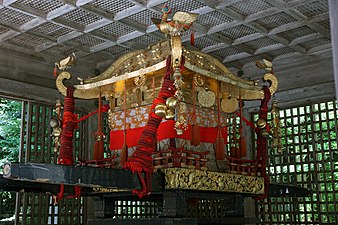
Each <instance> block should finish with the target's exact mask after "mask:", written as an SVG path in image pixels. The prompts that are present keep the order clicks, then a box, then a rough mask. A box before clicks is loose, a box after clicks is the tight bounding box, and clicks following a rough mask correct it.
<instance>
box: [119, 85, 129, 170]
mask: <svg viewBox="0 0 338 225" xmlns="http://www.w3.org/2000/svg"><path fill="white" fill-rule="evenodd" d="M123 113H124V118H123V126H124V131H123V134H124V136H123V138H124V144H123V147H122V149H121V166H122V167H123V166H124V163H125V162H127V160H128V146H127V85H126V81H124V91H123Z"/></svg>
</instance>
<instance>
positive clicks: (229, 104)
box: [221, 94, 238, 113]
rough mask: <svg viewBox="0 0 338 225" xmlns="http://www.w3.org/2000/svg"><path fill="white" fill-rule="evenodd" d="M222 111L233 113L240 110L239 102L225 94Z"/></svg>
mask: <svg viewBox="0 0 338 225" xmlns="http://www.w3.org/2000/svg"><path fill="white" fill-rule="evenodd" d="M221 109H222V111H223V112H225V113H233V112H236V111H237V109H238V100H237V98H234V97H231V96H230V95H228V94H223V99H222V102H221Z"/></svg>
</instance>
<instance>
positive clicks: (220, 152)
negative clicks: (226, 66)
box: [215, 83, 225, 160]
mask: <svg viewBox="0 0 338 225" xmlns="http://www.w3.org/2000/svg"><path fill="white" fill-rule="evenodd" d="M224 148H225V145H224V139H223V137H222V132H221V100H220V83H219V84H218V88H217V138H216V143H215V158H216V160H224V158H225V150H224Z"/></svg>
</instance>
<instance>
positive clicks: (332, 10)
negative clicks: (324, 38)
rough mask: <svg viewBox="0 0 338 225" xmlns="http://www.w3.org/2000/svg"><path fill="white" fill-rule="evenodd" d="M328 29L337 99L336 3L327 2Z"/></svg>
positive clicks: (337, 30)
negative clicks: (328, 14) (329, 30)
mask: <svg viewBox="0 0 338 225" xmlns="http://www.w3.org/2000/svg"><path fill="white" fill-rule="evenodd" d="M329 12H330V27H331V40H332V56H333V70H334V78H335V84H336V99H338V15H337V12H338V2H337V1H336V0H329Z"/></svg>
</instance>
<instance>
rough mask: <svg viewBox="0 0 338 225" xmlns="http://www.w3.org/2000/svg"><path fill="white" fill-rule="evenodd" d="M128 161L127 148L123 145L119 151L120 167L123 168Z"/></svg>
mask: <svg viewBox="0 0 338 225" xmlns="http://www.w3.org/2000/svg"><path fill="white" fill-rule="evenodd" d="M127 160H128V147H127V145H126V144H124V145H123V147H122V150H121V166H122V168H123V166H124V164H125V163H126V162H127Z"/></svg>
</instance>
